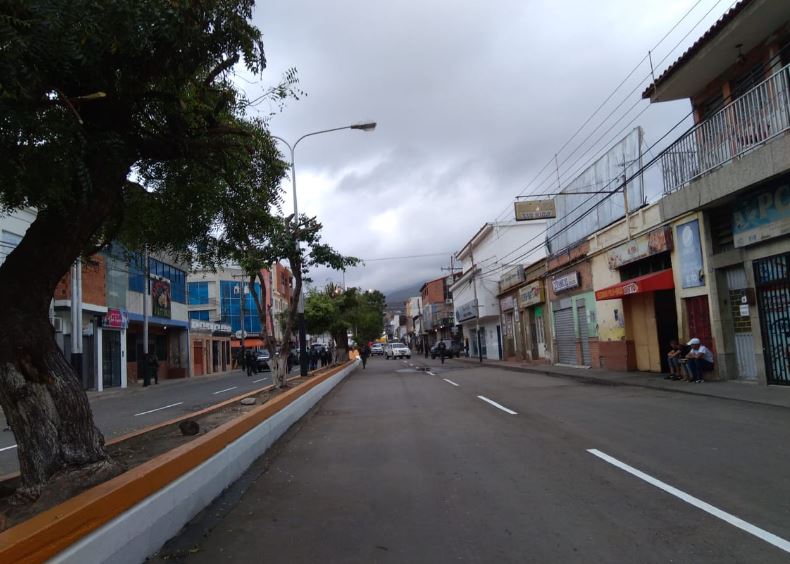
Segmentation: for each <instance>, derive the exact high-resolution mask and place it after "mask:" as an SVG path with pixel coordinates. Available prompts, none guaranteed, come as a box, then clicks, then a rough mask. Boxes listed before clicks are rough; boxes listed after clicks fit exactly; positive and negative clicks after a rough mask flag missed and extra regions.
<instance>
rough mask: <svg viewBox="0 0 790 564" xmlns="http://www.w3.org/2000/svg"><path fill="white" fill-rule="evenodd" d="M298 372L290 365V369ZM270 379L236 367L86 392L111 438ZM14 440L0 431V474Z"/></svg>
mask: <svg viewBox="0 0 790 564" xmlns="http://www.w3.org/2000/svg"><path fill="white" fill-rule="evenodd" d="M296 372H298V370H297V369H294V371H293V373H296ZM271 381H272V377H271V372H269V371H265V372H260V373H258V374H254V375H253V376H251V377H247V376H246V375H245V374H244V373H242V372H241V371H240V370H237V371H234V372H229V373H227V374H222V375H217V376H215V375H207V376H199V377H196V378H190V379H184V380H160V381H159V382H160V383H159V384H156V385H154V384H152V385H151V386H148V387H147V388H144V387H142V386H134V387H131V388H127V389H120V388H119V389H111V390H105V391H104V392H90V393H89V399H90V403H91V408H92V410H93V417H94V420H95V422H96V425H97V426H98V427H99V429H101V431H102V432H103V433H104V437H105V439H111V438H113V437H117V436H119V435H123V434H126V433H129V432H131V431H134V430H136V429H140V428H143V427H147V426H149V425H153V424H155V423H159V422H161V421H167V420H168V419H173V418H174V417H178V416H180V415H184V414H187V413H192V412H194V411H198V410H201V409H204V408H206V407H208V406H210V405H212V404H215V403H219V402H221V401H223V400H226V399H228V398H231V397H233V396H237V395H239V394H243V393H244V392H246V391H251V390H254V389H256V388H261V387H263V386H266V385H268V384H270V383H271ZM18 468H19V464H18V461H17V455H16V440H15V439H14V434H13V433H12V432H11V431H4V432H2V433H0V475H2V474H7V473H9V472H15V471H16V470H18Z"/></svg>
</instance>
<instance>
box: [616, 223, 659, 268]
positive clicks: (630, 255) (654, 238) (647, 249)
mask: <svg viewBox="0 0 790 564" xmlns="http://www.w3.org/2000/svg"><path fill="white" fill-rule="evenodd" d="M671 250H672V229H671V228H670V227H669V226H668V225H666V226H664V227H661V228H659V229H654V230H653V231H651V232H649V233H647V234H645V235H642V236H641V237H637V238H636V239H632V240H631V241H628V242H627V243H623V244H622V245H620V246H618V247H615V248H614V249H612V250H611V251H609V252H608V253H607V254H606V256H607V258H608V259H609V268H610V269H611V270H615V269H617V268H620V267H621V266H623V265H624V264H628V263H630V262H634V261H637V260H640V259H643V258H647V257H649V256H652V255H656V254H658V253H663V252H666V251H671Z"/></svg>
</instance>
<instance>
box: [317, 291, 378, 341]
mask: <svg viewBox="0 0 790 564" xmlns="http://www.w3.org/2000/svg"><path fill="white" fill-rule="evenodd" d="M384 303H385V298H384V294H382V293H381V292H379V291H378V290H370V291H365V292H362V291H360V290H359V289H358V288H347V289H345V290H343V289H342V288H341V287H339V286H337V285H335V284H327V285H326V286H325V287H324V289H323V291H317V290H313V291H311V292H310V293H309V294H308V296H307V300H306V301H305V319H306V320H307V329H308V331H309V332H310V333H312V334H320V333H329V334H330V335H332V339H333V340H334V341H335V343H336V344H337V348H338V350H339V351H342V352H341V354H345V353H346V351H347V350H348V333H349V332H351V334H352V336H353V339H354V341H356V342H357V343H359V344H361V343H368V342H370V341H374V340H376V339H378V338H379V337H380V336H381V333H382V330H383V328H384Z"/></svg>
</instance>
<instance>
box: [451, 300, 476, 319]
mask: <svg viewBox="0 0 790 564" xmlns="http://www.w3.org/2000/svg"><path fill="white" fill-rule="evenodd" d="M475 317H477V300H472V301H469V302H466V303H465V304H463V305H461V306H458V309H456V310H455V320H456V322H457V323H461V322H463V321H468V320H469V319H474V318H475Z"/></svg>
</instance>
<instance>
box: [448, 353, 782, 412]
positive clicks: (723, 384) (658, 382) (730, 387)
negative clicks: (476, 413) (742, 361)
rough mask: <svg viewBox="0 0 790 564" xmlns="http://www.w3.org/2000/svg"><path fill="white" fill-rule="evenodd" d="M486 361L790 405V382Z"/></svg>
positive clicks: (569, 375) (535, 371) (561, 375)
mask: <svg viewBox="0 0 790 564" xmlns="http://www.w3.org/2000/svg"><path fill="white" fill-rule="evenodd" d="M458 360H459V361H461V362H463V363H465V364H476V365H479V364H480V361H479V360H477V359H471V358H459V359H458ZM482 364H483V365H484V366H489V367H492V368H499V369H503V370H513V371H516V372H526V373H531V374H542V375H545V376H553V377H558V378H573V379H575V380H580V381H582V382H587V383H590V384H599V385H608V386H637V387H641V388H650V389H654V390H662V391H667V392H678V393H682V394H691V395H696V396H706V397H714V398H719V399H727V400H734V401H744V402H749V403H756V404H760V405H770V406H773V407H784V408H787V409H790V386H788V387H785V386H762V385H760V384H757V383H755V382H743V381H737V380H725V381H709V382H705V383H704V384H693V383H687V382H684V381H677V380H664V376H665V374H654V373H647V372H615V371H611V370H602V369H598V368H582V367H579V368H576V367H572V366H557V365H551V364H526V363H522V362H511V361H502V360H483V363H482Z"/></svg>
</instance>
